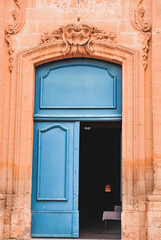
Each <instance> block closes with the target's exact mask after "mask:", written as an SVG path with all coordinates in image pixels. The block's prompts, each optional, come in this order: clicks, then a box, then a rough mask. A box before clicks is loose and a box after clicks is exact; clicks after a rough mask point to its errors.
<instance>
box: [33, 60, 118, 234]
mask: <svg viewBox="0 0 161 240" xmlns="http://www.w3.org/2000/svg"><path fill="white" fill-rule="evenodd" d="M35 79H36V81H35V111H34V121H35V123H34V146H33V175H32V203H31V211H32V219H31V236H32V237H78V236H79V213H78V165H79V121H89V120H90V121H102V120H104V121H109V120H110V121H112V120H117V121H120V120H121V111H122V105H121V96H122V95H121V66H119V65H117V64H114V63H108V62H105V61H101V60H96V59H85V58H77V59H66V60H60V61H55V62H51V63H47V64H43V65H41V66H38V67H37V68H36V76H35Z"/></svg>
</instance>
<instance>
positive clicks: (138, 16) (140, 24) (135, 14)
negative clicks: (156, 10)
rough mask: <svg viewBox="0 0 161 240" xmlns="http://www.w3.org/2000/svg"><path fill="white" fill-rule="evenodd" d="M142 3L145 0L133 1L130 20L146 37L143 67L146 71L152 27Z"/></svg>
mask: <svg viewBox="0 0 161 240" xmlns="http://www.w3.org/2000/svg"><path fill="white" fill-rule="evenodd" d="M142 2H143V0H131V6H130V20H131V23H132V24H133V26H134V27H135V28H136V29H137V30H138V31H140V32H141V33H142V34H143V35H144V36H145V38H144V41H143V66H144V69H146V68H147V59H148V51H149V41H150V38H151V25H150V23H148V22H145V20H144V15H145V9H144V7H143V6H140V5H141V3H142Z"/></svg>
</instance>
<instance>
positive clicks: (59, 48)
mask: <svg viewBox="0 0 161 240" xmlns="http://www.w3.org/2000/svg"><path fill="white" fill-rule="evenodd" d="M73 46H75V45H74V44H73V45H72V51H70V53H68V54H67V53H66V54H63V49H64V40H59V41H55V42H50V43H43V44H41V45H39V46H37V47H34V48H31V49H28V50H26V51H23V52H21V53H18V63H17V71H16V72H17V75H16V77H15V78H14V85H15V86H17V98H16V111H15V114H16V120H15V147H14V149H15V154H14V156H15V157H14V179H15V180H14V184H13V192H14V194H13V199H14V202H13V210H12V216H11V232H10V237H11V238H22V239H28V238H30V225H31V216H30V214H31V179H32V178H31V174H32V145H33V144H32V143H33V113H34V88H35V66H38V65H41V64H43V63H46V62H50V61H55V60H59V59H63V58H71V57H72V58H73V57H75V58H76V57H87V58H88V57H90V58H97V59H102V60H105V61H110V62H114V63H118V64H122V73H123V79H122V84H123V119H122V133H123V135H122V138H123V145H122V146H123V148H122V175H123V177H122V179H123V194H122V196H123V215H122V216H123V219H124V218H125V216H126V217H127V216H130V218H132V219H133V220H134V219H135V217H136V213H137V214H138V215H139V210H138V209H139V204H140V203H139V199H138V197H139V196H138V194H137V193H138V189H139V188H140V185H139V184H141V182H140V181H138V180H137V179H138V178H139V176H138V174H139V173H138V171H139V169H138V165H137V164H138V161H137V159H138V150H137V147H136V146H138V141H139V139H138V138H136V137H135V136H136V133H137V132H138V126H139V125H138V123H137V119H138V118H137V117H136V112H137V110H136V106H137V105H138V98H137V97H136V94H137V91H136V89H138V87H137V84H138V80H137V79H138V67H137V66H138V52H137V51H135V50H131V49H128V48H125V47H122V46H119V45H117V44H111V43H110V42H108V41H101V40H93V41H92V48H93V51H91V52H90V53H87V52H86V51H82V52H81V53H80V52H78V51H77V49H75V48H73ZM73 49H75V51H73ZM14 74H15V73H14ZM24 119H26V120H24ZM23 143H24V144H25V145H24V144H23ZM24 162H25V167H24ZM142 167H143V166H142ZM141 177H142V176H141ZM24 214H25V216H28V217H26V218H25V219H24V217H23V216H24ZM14 219H23V223H22V224H21V225H19V224H17V222H15V221H14ZM125 219H126V218H125ZM17 221H19V220H17ZM26 227H27V229H28V231H25V229H26ZM135 228H137V231H136V234H135V235H136V238H137V239H138V237H137V236H138V234H139V231H140V225H139V223H138V225H137V226H135ZM122 232H123V235H122V239H126V237H127V236H131V239H132V238H133V236H132V235H131V234H133V233H131V229H126V220H124V221H123V222H122Z"/></svg>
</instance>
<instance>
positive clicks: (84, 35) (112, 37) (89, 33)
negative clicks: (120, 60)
mask: <svg viewBox="0 0 161 240" xmlns="http://www.w3.org/2000/svg"><path fill="white" fill-rule="evenodd" d="M116 36H117V35H116V34H114V33H106V32H104V31H103V30H100V29H98V28H97V27H95V26H89V25H87V24H68V25H66V26H61V27H60V28H58V29H56V30H52V31H51V32H44V33H43V34H42V35H41V40H40V43H39V44H40V45H41V44H45V43H55V42H56V41H59V40H62V41H63V42H64V48H63V49H62V53H63V54H68V53H70V52H78V53H83V52H84V53H87V54H90V53H91V52H93V51H94V49H93V47H92V45H93V41H94V40H100V41H106V42H111V43H115V42H116Z"/></svg>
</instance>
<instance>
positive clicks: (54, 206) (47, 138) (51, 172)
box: [31, 122, 79, 237]
mask: <svg viewBox="0 0 161 240" xmlns="http://www.w3.org/2000/svg"><path fill="white" fill-rule="evenodd" d="M78 156H79V122H35V125H34V153H33V176H32V203H31V211H32V228H31V236H36V237H39V236H44V237H45V236H46V237H47V236H53V237H55V236H58V235H59V236H62V237H63V236H70V237H76V236H78V232H79V228H78V226H79V224H78V219H79V213H78V166H79V165H78V163H77V162H76V161H79V159H78ZM76 229H77V230H76Z"/></svg>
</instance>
